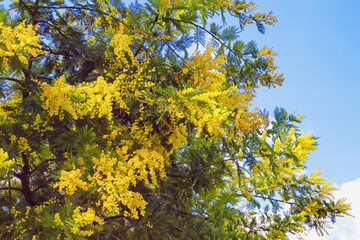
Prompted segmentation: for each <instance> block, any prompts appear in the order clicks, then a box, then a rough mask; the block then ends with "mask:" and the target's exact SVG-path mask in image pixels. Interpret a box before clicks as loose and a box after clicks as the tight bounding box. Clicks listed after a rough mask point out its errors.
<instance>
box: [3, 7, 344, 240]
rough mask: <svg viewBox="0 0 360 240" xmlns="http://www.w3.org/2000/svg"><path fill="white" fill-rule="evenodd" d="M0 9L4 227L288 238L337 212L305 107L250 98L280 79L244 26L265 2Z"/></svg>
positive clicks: (339, 206) (49, 235)
mask: <svg viewBox="0 0 360 240" xmlns="http://www.w3.org/2000/svg"><path fill="white" fill-rule="evenodd" d="M0 15H1V16H0V21H1V22H0V71H1V73H2V75H1V77H0V90H1V91H0V94H1V98H0V133H1V136H0V140H1V141H0V194H1V201H0V204H1V208H0V219H1V220H0V229H1V231H0V234H1V235H0V236H1V238H2V239H203V238H205V239H288V237H289V236H290V235H291V234H296V233H300V232H302V231H304V230H306V229H307V227H315V228H316V229H317V230H318V232H319V233H320V234H322V233H323V232H324V231H326V228H327V227H328V224H329V223H330V222H334V221H335V220H336V217H339V216H342V215H344V214H347V211H348V210H349V208H350V207H349V205H348V204H346V203H345V200H344V199H340V200H334V198H333V196H332V191H333V190H335V189H333V188H331V187H329V184H330V182H327V181H325V179H323V178H322V177H321V176H320V172H319V171H317V170H316V171H314V172H312V173H310V174H309V175H307V174H306V173H305V171H304V169H305V162H306V160H307V159H308V154H309V152H310V151H312V150H315V149H316V148H317V147H316V139H315V138H314V137H313V136H311V135H310V134H307V135H303V134H301V133H300V130H299V129H298V125H297V124H299V123H300V120H301V119H302V117H301V116H296V115H294V114H291V113H288V112H286V111H285V110H284V109H282V108H276V109H275V112H274V120H273V121H272V122H270V119H269V116H268V114H267V113H266V112H263V111H259V110H258V109H253V107H251V101H252V99H253V98H254V97H255V93H256V89H257V88H259V87H268V88H272V87H276V86H281V84H282V82H283V81H284V79H283V75H281V74H278V73H277V72H276V69H277V68H276V66H275V65H274V60H273V57H274V56H276V54H275V53H274V52H273V50H272V49H270V48H268V47H263V48H261V49H260V50H259V49H258V48H257V46H256V44H255V42H249V43H244V42H242V41H241V40H239V39H238V34H239V32H240V31H243V30H244V29H245V27H246V25H248V24H256V25H257V27H258V29H259V31H260V32H262V33H264V31H265V25H273V24H274V23H275V22H276V18H275V17H274V16H273V15H272V13H271V12H270V13H261V12H259V11H258V10H257V6H256V5H255V4H254V3H252V2H246V1H240V0H226V1H221V0H199V1H191V0H149V1H148V2H146V3H143V4H139V3H138V2H134V3H131V4H128V5H125V4H124V3H122V2H121V1H116V0H113V1H103V0H100V1H97V0H92V1H82V0H73V1H62V0H56V1H53V0H44V1H38V0H36V1H32V0H16V1H13V2H12V3H11V5H10V6H9V9H8V10H2V11H1V13H0ZM214 16H221V17H222V22H221V23H219V22H218V23H214V22H213V18H214ZM228 18H236V19H237V20H238V22H239V26H227V25H226V23H227V19H228ZM195 48H196V49H195Z"/></svg>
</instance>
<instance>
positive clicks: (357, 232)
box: [294, 178, 360, 240]
mask: <svg viewBox="0 0 360 240" xmlns="http://www.w3.org/2000/svg"><path fill="white" fill-rule="evenodd" d="M338 189H339V191H337V192H336V193H335V194H334V196H335V198H337V199H338V198H342V197H345V198H346V199H347V201H348V202H350V203H351V204H352V210H351V211H350V213H351V214H352V215H353V216H354V217H350V216H345V217H343V218H338V219H337V221H336V223H335V225H333V228H332V229H329V230H328V233H329V235H325V236H322V237H319V236H318V235H317V234H316V232H315V231H310V233H308V234H306V235H305V234H304V235H303V236H301V237H302V238H300V237H299V239H304V240H360V178H358V179H356V180H354V181H351V182H346V183H344V184H342V185H341V186H340V187H338ZM294 239H296V238H294Z"/></svg>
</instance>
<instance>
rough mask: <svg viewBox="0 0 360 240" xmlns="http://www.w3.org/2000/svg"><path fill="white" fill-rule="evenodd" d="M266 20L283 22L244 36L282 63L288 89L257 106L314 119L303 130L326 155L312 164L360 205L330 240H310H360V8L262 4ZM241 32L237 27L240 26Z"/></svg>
mask: <svg viewBox="0 0 360 240" xmlns="http://www.w3.org/2000/svg"><path fill="white" fill-rule="evenodd" d="M255 3H256V4H258V5H260V10H261V11H264V12H268V11H273V12H274V15H275V16H277V18H278V23H277V24H276V25H275V26H274V27H267V31H266V34H265V35H262V34H260V33H258V32H257V30H256V27H255V26H251V27H248V28H247V29H246V30H245V31H244V32H243V33H241V35H242V36H241V37H240V38H241V39H242V40H245V41H250V40H255V41H256V42H257V43H258V47H262V46H264V45H267V46H268V47H273V50H274V51H275V52H277V53H278V54H279V55H278V56H277V57H276V59H275V63H276V65H277V66H278V67H279V72H281V73H284V74H285V78H286V80H285V82H284V85H283V86H282V87H279V88H276V89H270V90H269V89H260V90H259V91H258V94H257V98H256V99H255V101H254V105H255V106H259V107H260V108H264V107H265V108H266V109H268V110H270V111H272V110H273V109H274V108H275V107H276V106H280V107H284V108H285V109H287V110H288V111H296V113H298V114H301V115H304V116H306V119H305V120H304V121H303V124H302V125H301V128H302V130H303V131H304V132H310V133H311V134H313V135H315V136H318V137H320V139H318V143H319V146H318V149H317V150H316V151H314V152H312V153H311V155H310V158H309V160H308V162H307V166H308V172H311V171H312V170H314V169H315V168H317V169H319V170H321V171H323V176H324V177H325V178H326V179H328V180H333V181H334V185H335V186H337V187H338V188H339V189H340V191H339V192H338V193H336V197H343V196H345V197H346V198H347V199H348V200H349V201H350V202H352V204H353V210H352V214H353V215H354V216H355V217H356V218H351V217H346V218H342V219H340V220H338V222H337V223H336V225H335V227H334V229H332V230H330V231H329V233H330V235H329V236H326V237H323V238H319V237H317V236H316V235H315V234H314V232H311V233H310V234H309V235H308V236H305V237H304V239H306V240H315V239H326V240H348V239H360V220H359V218H360V154H359V153H358V149H360V146H359V145H360V143H359V138H360V126H359V124H358V121H359V119H360V92H359V91H360V47H359V46H358V44H359V42H360V1H358V0H348V1H335V0H328V1H325V0H317V1H314V0H302V1H289V0H272V1H255ZM234 24H235V23H234Z"/></svg>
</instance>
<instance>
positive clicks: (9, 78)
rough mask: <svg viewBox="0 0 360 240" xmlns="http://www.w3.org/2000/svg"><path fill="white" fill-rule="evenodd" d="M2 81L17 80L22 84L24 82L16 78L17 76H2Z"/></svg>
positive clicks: (0, 78) (0, 79)
mask: <svg viewBox="0 0 360 240" xmlns="http://www.w3.org/2000/svg"><path fill="white" fill-rule="evenodd" d="M0 81H12V82H16V83H18V84H20V85H22V84H23V83H24V82H23V81H21V80H20V79H16V78H12V77H0Z"/></svg>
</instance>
